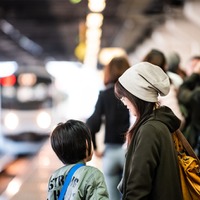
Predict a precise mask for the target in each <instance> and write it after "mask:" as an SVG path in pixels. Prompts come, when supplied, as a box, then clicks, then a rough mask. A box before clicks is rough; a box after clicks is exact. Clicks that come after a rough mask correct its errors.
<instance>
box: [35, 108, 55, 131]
mask: <svg viewBox="0 0 200 200" xmlns="http://www.w3.org/2000/svg"><path fill="white" fill-rule="evenodd" d="M36 121H37V124H38V126H39V127H40V128H43V129H46V128H49V127H50V124H51V116H50V115H49V113H47V112H45V111H41V112H40V113H39V114H38V116H37V119H36Z"/></svg>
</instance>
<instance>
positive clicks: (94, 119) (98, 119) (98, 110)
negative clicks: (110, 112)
mask: <svg viewBox="0 0 200 200" xmlns="http://www.w3.org/2000/svg"><path fill="white" fill-rule="evenodd" d="M102 113H103V103H102V93H101V92H100V94H99V96H98V99H97V102H96V105H95V109H94V112H93V114H92V115H91V116H90V117H89V118H88V119H87V121H86V124H87V125H88V127H89V128H90V131H91V135H92V141H93V145H94V150H96V149H97V145H96V138H95V135H96V133H97V132H99V130H100V127H101V123H102Z"/></svg>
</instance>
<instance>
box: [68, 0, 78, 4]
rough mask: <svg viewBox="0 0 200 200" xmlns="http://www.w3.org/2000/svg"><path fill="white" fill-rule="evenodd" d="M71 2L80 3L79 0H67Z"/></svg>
mask: <svg viewBox="0 0 200 200" xmlns="http://www.w3.org/2000/svg"><path fill="white" fill-rule="evenodd" d="M69 1H70V2H71V3H73V4H77V3H80V2H81V0H69Z"/></svg>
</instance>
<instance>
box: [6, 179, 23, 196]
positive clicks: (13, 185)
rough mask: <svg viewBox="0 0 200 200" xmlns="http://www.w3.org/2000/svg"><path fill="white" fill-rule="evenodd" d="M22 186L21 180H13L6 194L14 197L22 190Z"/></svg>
mask: <svg viewBox="0 0 200 200" xmlns="http://www.w3.org/2000/svg"><path fill="white" fill-rule="evenodd" d="M21 185H22V180H21V179H19V178H15V179H13V180H12V181H11V182H10V183H9V184H8V187H7V189H6V193H7V194H8V196H9V197H12V196H14V195H15V194H16V193H17V192H18V191H19V189H20V187H21Z"/></svg>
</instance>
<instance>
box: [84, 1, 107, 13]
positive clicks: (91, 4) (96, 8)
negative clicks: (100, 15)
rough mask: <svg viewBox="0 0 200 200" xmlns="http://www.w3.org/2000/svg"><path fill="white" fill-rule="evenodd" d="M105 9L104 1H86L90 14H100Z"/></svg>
mask: <svg viewBox="0 0 200 200" xmlns="http://www.w3.org/2000/svg"><path fill="white" fill-rule="evenodd" d="M105 7H106V2H105V0H98V1H97V0H88V8H89V9H90V11H92V12H102V11H103V10H104V8H105Z"/></svg>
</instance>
